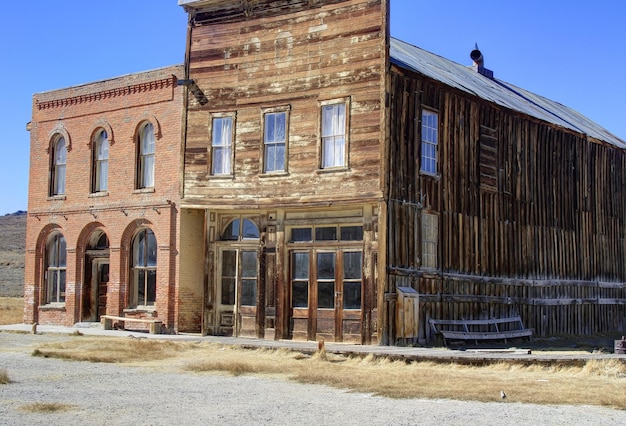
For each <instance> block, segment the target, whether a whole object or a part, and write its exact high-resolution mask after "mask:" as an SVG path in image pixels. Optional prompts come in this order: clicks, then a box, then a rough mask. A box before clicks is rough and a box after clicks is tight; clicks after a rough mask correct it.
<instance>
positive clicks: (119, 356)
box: [32, 333, 185, 363]
mask: <svg viewBox="0 0 626 426" xmlns="http://www.w3.org/2000/svg"><path fill="white" fill-rule="evenodd" d="M71 336H81V337H80V338H79V339H71V340H68V341H65V342H60V343H50V344H46V345H42V346H40V347H39V348H37V349H35V350H34V351H33V353H32V355H33V356H39V357H44V358H57V359H66V360H71V361H90V362H106V363H132V362H135V361H142V362H143V361H154V360H162V359H166V358H172V357H175V356H176V355H178V354H179V353H180V352H181V351H184V350H185V344H181V343H179V342H168V341H162V340H152V339H142V338H126V339H106V338H101V337H87V336H83V335H82V333H81V334H72V335H71Z"/></svg>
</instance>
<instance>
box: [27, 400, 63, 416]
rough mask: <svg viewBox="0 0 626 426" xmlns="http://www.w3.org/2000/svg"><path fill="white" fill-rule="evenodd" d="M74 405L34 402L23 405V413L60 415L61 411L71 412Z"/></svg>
mask: <svg viewBox="0 0 626 426" xmlns="http://www.w3.org/2000/svg"><path fill="white" fill-rule="evenodd" d="M73 408H74V406H73V405H69V404H61V403H58V402H34V403H32V404H27V405H22V406H21V407H20V410H21V411H24V412H29V413H44V414H45V413H58V412H61V411H69V410H71V409H73Z"/></svg>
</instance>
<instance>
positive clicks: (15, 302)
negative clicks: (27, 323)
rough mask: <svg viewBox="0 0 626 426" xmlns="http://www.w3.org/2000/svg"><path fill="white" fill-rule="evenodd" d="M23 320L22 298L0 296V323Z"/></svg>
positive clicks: (19, 322)
mask: <svg viewBox="0 0 626 426" xmlns="http://www.w3.org/2000/svg"><path fill="white" fill-rule="evenodd" d="M23 322H24V298H22V297H0V325H9V324H22V323H23Z"/></svg>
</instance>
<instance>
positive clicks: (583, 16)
mask: <svg viewBox="0 0 626 426" xmlns="http://www.w3.org/2000/svg"><path fill="white" fill-rule="evenodd" d="M564 5H567V7H565V6H564ZM2 17H3V25H1V26H0V55H1V57H2V66H1V67H0V77H1V78H0V81H2V82H4V90H3V93H2V96H0V112H1V114H0V125H1V127H2V129H4V130H5V135H4V137H3V138H2V139H1V142H0V144H1V146H2V155H1V156H0V181H1V182H3V183H2V186H1V187H0V188H1V189H0V215H2V214H5V213H12V212H15V211H17V210H26V209H27V197H28V160H29V133H28V132H27V131H26V123H28V122H29V121H30V119H31V108H32V97H33V94H34V93H38V92H44V91H48V90H54V89H59V88H63V87H69V86H74V85H78V84H83V83H88V82H92V81H97V80H102V79H107V78H111V77H116V76H119V75H124V74H129V73H133V72H137V71H144V70H149V69H154V68H159V67H163V66H167V65H172V64H177V63H182V62H183V60H184V49H185V37H186V28H187V16H186V14H185V12H184V11H183V9H182V8H181V7H179V6H178V5H177V0H106V1H101V0H56V1H52V0H29V1H27V2H19V1H7V2H5V3H3V5H2ZM625 19H626V2H625V1H623V0H604V1H598V2H592V3H589V2H578V1H576V2H565V1H559V2H556V1H555V2H551V1H545V0H543V1H537V0H524V1H523V2H522V1H502V0H499V1H496V0H485V1H481V0H474V1H467V0H454V1H451V0H450V1H445V0H439V1H434V2H433V1H428V2H427V1H422V0H391V33H392V35H393V36H394V37H397V38H400V39H402V40H404V41H407V42H409V43H411V44H414V45H416V46H419V47H421V48H423V49H426V50H428V51H431V52H433V53H436V54H438V55H440V56H443V57H446V58H448V59H451V60H453V61H455V62H458V63H461V64H466V65H471V60H470V59H469V52H470V51H471V50H472V49H473V47H474V43H478V45H479V47H480V50H481V51H482V52H483V55H484V57H485V66H486V67H487V68H489V69H491V70H493V71H494V73H495V76H496V77H497V78H499V79H502V80H505V81H508V82H510V83H513V84H515V85H517V86H520V87H523V88H524V89H527V90H530V91H532V92H535V93H537V94H540V95H542V96H545V97H547V98H550V99H553V100H555V101H558V102H561V103H562V104H565V105H567V106H569V107H571V108H574V109H575V110H578V111H579V112H581V113H582V114H584V115H586V116H588V117H589V118H591V119H592V120H594V121H596V122H597V123H598V124H600V125H602V126H603V127H605V128H606V129H607V130H609V131H610V132H612V133H613V134H615V135H617V136H618V137H620V138H622V139H626V77H624V68H626V24H624V21H625ZM7 130H8V135H7V134H6V131H7ZM38 172H39V173H47V171H46V170H41V171H38Z"/></svg>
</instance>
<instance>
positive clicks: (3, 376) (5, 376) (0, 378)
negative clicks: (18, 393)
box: [0, 370, 12, 385]
mask: <svg viewBox="0 0 626 426" xmlns="http://www.w3.org/2000/svg"><path fill="white" fill-rule="evenodd" d="M11 382H12V381H11V378H10V377H9V373H7V371H6V370H0V385H7V384H9V383H11Z"/></svg>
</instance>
